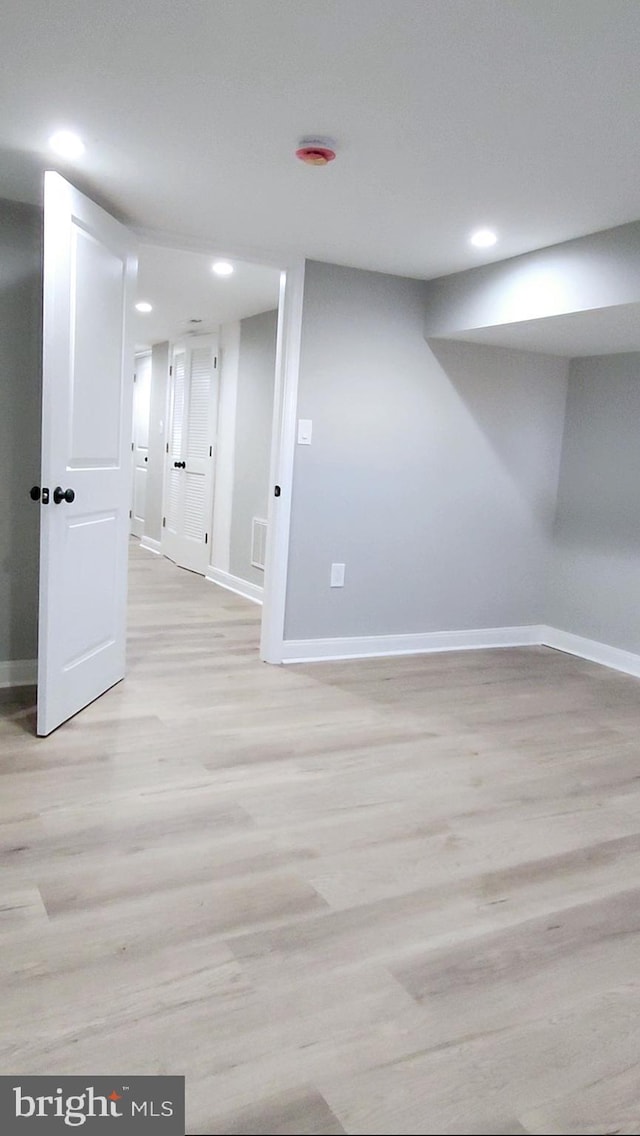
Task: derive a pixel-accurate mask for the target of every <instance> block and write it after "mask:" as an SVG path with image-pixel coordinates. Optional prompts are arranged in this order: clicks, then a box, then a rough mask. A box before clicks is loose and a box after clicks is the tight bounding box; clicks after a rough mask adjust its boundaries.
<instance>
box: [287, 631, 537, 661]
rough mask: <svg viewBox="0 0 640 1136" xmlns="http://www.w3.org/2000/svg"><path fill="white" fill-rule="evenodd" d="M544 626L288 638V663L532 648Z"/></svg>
mask: <svg viewBox="0 0 640 1136" xmlns="http://www.w3.org/2000/svg"><path fill="white" fill-rule="evenodd" d="M541 632H542V628H540V627H539V626H537V625H535V624H533V625H531V626H528V627H486V628H481V629H480V630H474V631H426V632H424V633H422V634H419V635H361V636H353V637H350V638H345V639H286V640H285V642H284V643H283V653H282V661H283V662H284V663H312V662H316V661H319V660H321V659H324V660H327V661H328V660H330V659H334V660H336V659H375V658H379V657H384V656H386V655H426V654H430V653H431V652H433V651H471V650H483V649H484V648H487V647H531V646H532V645H534V644H539V643H540V642H541Z"/></svg>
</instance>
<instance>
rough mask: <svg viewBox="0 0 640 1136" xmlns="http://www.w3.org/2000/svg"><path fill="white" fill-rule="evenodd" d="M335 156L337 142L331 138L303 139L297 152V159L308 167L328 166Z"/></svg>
mask: <svg viewBox="0 0 640 1136" xmlns="http://www.w3.org/2000/svg"><path fill="white" fill-rule="evenodd" d="M335 156H336V151H335V142H333V141H332V139H331V138H301V139H300V141H299V143H298V149H297V150H296V158H299V159H300V161H301V162H305V163H306V165H307V166H328V165H329V162H332V161H333V159H334V158H335Z"/></svg>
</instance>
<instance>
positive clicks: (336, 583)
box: [331, 564, 345, 588]
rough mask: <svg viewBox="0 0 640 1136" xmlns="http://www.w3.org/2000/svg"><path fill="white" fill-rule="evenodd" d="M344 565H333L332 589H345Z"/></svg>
mask: <svg viewBox="0 0 640 1136" xmlns="http://www.w3.org/2000/svg"><path fill="white" fill-rule="evenodd" d="M344 568H345V566H344V564H332V565H331V587H332V588H343V587H344Z"/></svg>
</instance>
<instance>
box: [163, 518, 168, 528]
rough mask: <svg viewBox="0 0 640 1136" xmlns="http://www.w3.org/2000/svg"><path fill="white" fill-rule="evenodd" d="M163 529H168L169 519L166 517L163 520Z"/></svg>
mask: <svg viewBox="0 0 640 1136" xmlns="http://www.w3.org/2000/svg"><path fill="white" fill-rule="evenodd" d="M162 527H163V529H166V527H167V518H166V517H163V518H162Z"/></svg>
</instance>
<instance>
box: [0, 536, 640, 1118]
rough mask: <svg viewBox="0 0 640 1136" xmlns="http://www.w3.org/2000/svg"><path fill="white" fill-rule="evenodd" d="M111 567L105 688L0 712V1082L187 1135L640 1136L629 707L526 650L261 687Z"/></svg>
mask: <svg viewBox="0 0 640 1136" xmlns="http://www.w3.org/2000/svg"><path fill="white" fill-rule="evenodd" d="M258 620H259V609H258V608H257V607H255V606H253V605H252V604H250V603H248V602H247V601H245V600H242V599H240V598H238V597H236V596H233V595H231V594H230V593H228V592H225V591H222V590H221V589H219V588H217V587H215V586H214V585H212V584H209V583H207V582H205V581H204V580H202V579H201V578H199V577H196V576H193V575H190V574H189V573H187V572H182V571H180V570H178V569H176V568H175V567H174V566H173V565H171V564H170V563H168V562H167V561H164V560H162V559H160V558H159V557H155V556H153V555H152V554H151V553H146V552H143V551H141V550H140V549H138V548H137V547H134V548H133V550H132V568H131V624H130V627H131V634H130V639H131V648H130V673H129V676H128V678H127V680H126V681H125V682H124V683H122V684H120V685H119V686H118V687H116V688H115V689H114V690H112V691H111V692H109V693H108V694H107V695H105V696H104V697H103V698H102V699H100V700H98V701H97V702H96V703H95V704H94V705H92V706H91V707H89V708H88V709H87V710H86V711H85V712H84V713H82V714H81V715H78V716H77V717H76V718H75V719H74V720H73V721H71V722H69V723H68V724H67V725H66V726H63V727H62V728H61V729H60V730H58V731H57V732H56V733H55V734H53V735H52V736H51V737H50V738H48V739H45V740H38V739H36V738H35V737H34V736H33V734H32V733H31V732H30V731H31V730H32V728H33V710H32V707H31V701H32V692H29V691H26V692H25V691H23V692H19V693H18V694H17V695H16V693H15V692H14V694H13V695H7V694H6V692H5V697H4V701H3V704H2V710H1V712H0V755H1V756H0V773H1V781H0V785H1V803H0V817H1V825H0V838H1V851H2V876H1V892H0V949H1V957H2V976H1V977H2V990H1V993H0V999H1V1001H0V1005H1V1007H2V1011H1V1022H2V1024H1V1027H0V1028H1V1045H0V1069H1V1071H2V1072H3V1073H9V1072H11V1073H17V1074H28V1073H57V1074H64V1073H86V1074H111V1075H114V1076H115V1075H121V1074H125V1073H127V1074H134V1073H184V1074H185V1075H186V1077H187V1117H188V1122H187V1131H188V1132H189V1133H191V1134H193V1136H196V1134H204V1133H209V1134H215V1133H266V1132H273V1133H300V1134H303V1133H337V1132H348V1133H365V1132H377V1133H397V1132H400V1131H402V1132H407V1133H421V1134H424V1133H436V1132H443V1133H467V1134H475V1133H522V1132H527V1133H608V1132H620V1133H623V1132H624V1133H639V1132H640V1088H639V1086H640V1075H639V1069H638V1065H637V1061H638V1054H639V1052H640V743H639V740H638V739H639V738H640V684H639V683H638V681H637V680H634V679H632V678H628V677H625V676H623V675H619V674H616V673H615V672H613V671H608V670H606V669H604V668H600V667H597V666H595V665H592V664H590V663H586V662H582V661H579V660H576V659H573V658H571V657H569V656H567V655H562V654H560V653H557V652H554V651H550V650H547V649H543V648H527V649H524V648H523V649H517V650H496V651H484V652H459V653H455V654H453V653H452V654H442V655H431V656H423V657H420V656H414V657H408V658H399V659H383V660H372V661H362V662H346V663H341V664H316V665H313V666H297V667H289V668H279V667H269V666H266V665H264V664H261V663H260V662H259V661H258V658H257V651H256V648H257V642H258V630H259V624H258Z"/></svg>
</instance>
